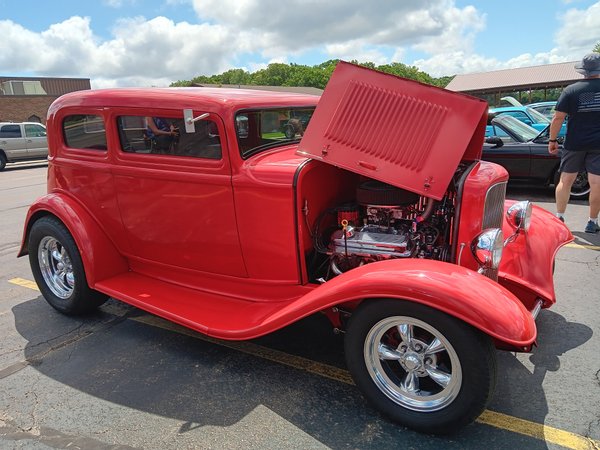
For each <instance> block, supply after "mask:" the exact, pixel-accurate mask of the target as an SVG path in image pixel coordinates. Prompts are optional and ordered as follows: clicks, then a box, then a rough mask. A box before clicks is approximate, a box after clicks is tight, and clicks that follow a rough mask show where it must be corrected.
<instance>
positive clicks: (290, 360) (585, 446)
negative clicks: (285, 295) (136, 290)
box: [131, 316, 600, 450]
mask: <svg viewBox="0 0 600 450" xmlns="http://www.w3.org/2000/svg"><path fill="white" fill-rule="evenodd" d="M131 320H135V321H137V322H140V323H144V324H146V325H150V326H153V327H158V328H162V329H165V330H169V331H174V332H176V333H180V334H185V335H187V336H191V337H194V338H196V339H201V340H203V341H207V342H211V343H214V344H217V345H221V346H223V347H227V348H231V349H233V350H238V351H241V352H243V353H247V354H250V355H252V356H257V357H259V358H263V359H267V360H269V361H273V362H276V363H279V364H283V365H286V366H290V367H293V368H296V369H300V370H304V371H307V372H310V373H313V374H315V375H319V376H322V377H325V378H329V379H332V380H335V381H340V382H342V383H345V384H349V385H354V381H352V377H351V376H350V373H349V372H348V371H347V370H344V369H340V368H338V367H334V366H330V365H328V364H323V363H319V362H317V361H313V360H310V359H306V358H302V357H300V356H295V355H290V354H289V353H284V352H281V351H279V350H273V349H270V348H267V347H263V346H261V345H257V344H254V343H251V342H244V341H222V340H219V339H215V338H212V337H210V336H205V335H203V334H200V333H196V332H195V331H192V330H189V329H187V328H184V327H181V326H179V325H177V324H175V323H172V322H168V321H166V320H164V319H161V318H160V317H156V316H141V317H134V318H131ZM477 422H479V423H482V424H485V425H490V426H493V427H496V428H500V429H502V430H506V431H510V432H513V433H518V434H522V435H525V436H529V437H532V438H535V439H539V440H541V441H545V442H547V443H551V444H556V445H560V446H562V447H565V448H569V449H573V450H598V449H600V442H597V441H594V440H592V439H589V438H586V437H584V436H580V435H578V434H575V433H571V432H569V431H564V430H560V429H558V428H553V427H549V426H547V425H543V424H539V423H536V422H530V421H529V420H524V419H519V418H518V417H513V416H509V415H506V414H502V413H499V412H495V411H490V410H485V411H484V412H483V414H481V416H479V418H478V419H477Z"/></svg>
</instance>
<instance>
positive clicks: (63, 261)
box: [27, 216, 108, 314]
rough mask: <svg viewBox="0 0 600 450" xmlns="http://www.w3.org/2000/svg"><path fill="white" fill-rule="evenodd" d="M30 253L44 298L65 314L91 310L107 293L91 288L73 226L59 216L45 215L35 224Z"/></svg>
mask: <svg viewBox="0 0 600 450" xmlns="http://www.w3.org/2000/svg"><path fill="white" fill-rule="evenodd" d="M27 240H28V242H27V253H29V262H30V264H31V271H32V272H33V277H34V278H35V281H36V283H37V285H38V287H39V288H40V292H41V293H42V295H43V296H44V298H45V299H46V300H47V301H48V303H50V305H52V306H53V307H54V308H56V309H57V310H58V311H60V312H62V313H64V314H83V313H86V312H91V311H93V310H94V309H96V308H97V307H98V306H100V305H101V304H102V303H104V302H105V301H106V300H107V298H108V297H107V296H106V295H104V294H101V293H100V292H97V291H94V290H93V289H90V287H89V286H88V283H87V276H86V274H85V270H84V267H83V262H82V260H81V253H80V251H79V249H78V248H77V244H76V243H75V240H74V239H73V236H72V235H71V233H69V230H67V228H66V227H65V226H64V224H63V223H62V222H61V221H60V220H58V218H56V217H52V216H44V217H41V218H39V219H37V220H36V221H35V222H34V223H33V224H32V226H31V230H30V232H29V235H28V239H27Z"/></svg>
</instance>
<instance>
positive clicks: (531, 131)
mask: <svg viewBox="0 0 600 450" xmlns="http://www.w3.org/2000/svg"><path fill="white" fill-rule="evenodd" d="M492 125H500V126H501V127H502V128H503V129H504V130H506V132H507V133H508V134H509V135H512V136H513V137H515V138H517V140H518V141H519V142H528V141H532V140H534V139H535V138H536V137H537V135H538V134H539V131H537V130H536V129H535V128H532V127H530V126H529V125H527V124H525V123H523V122H521V121H520V120H518V119H515V118H514V117H512V116H509V115H507V114H501V115H499V116H496V117H495V118H494V119H493V120H492Z"/></svg>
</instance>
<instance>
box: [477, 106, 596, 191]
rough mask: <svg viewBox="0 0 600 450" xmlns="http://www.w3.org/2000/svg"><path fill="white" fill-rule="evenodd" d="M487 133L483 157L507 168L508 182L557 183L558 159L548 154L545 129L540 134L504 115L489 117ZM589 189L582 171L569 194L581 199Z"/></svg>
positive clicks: (585, 175) (546, 130)
mask: <svg viewBox="0 0 600 450" xmlns="http://www.w3.org/2000/svg"><path fill="white" fill-rule="evenodd" d="M487 129H488V130H489V132H490V134H491V135H490V136H488V137H487V138H486V140H485V144H484V147H483V156H482V159H484V160H487V161H492V162H495V163H496V164H500V165H502V166H504V167H505V168H506V170H508V173H509V175H510V179H511V181H513V180H514V181H517V182H527V183H531V184H541V185H553V184H556V183H557V182H558V178H559V171H558V166H559V163H560V158H559V157H558V156H553V155H550V154H549V153H548V129H549V127H546V129H544V130H543V131H542V132H541V133H538V131H537V130H536V129H534V128H532V127H530V126H529V125H526V124H524V123H523V122H521V121H519V120H517V119H515V118H514V117H512V116H509V115H507V114H500V115H494V114H490V116H489V117H488V126H487ZM589 192H590V185H589V183H588V179H587V173H586V172H581V173H580V174H579V176H578V177H577V179H576V181H575V183H574V184H573V187H572V188H571V196H572V197H574V198H581V197H584V196H586V195H588V193H589Z"/></svg>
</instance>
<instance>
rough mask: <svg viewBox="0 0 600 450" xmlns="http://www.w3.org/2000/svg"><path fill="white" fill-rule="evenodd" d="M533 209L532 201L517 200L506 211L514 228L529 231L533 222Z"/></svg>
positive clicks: (507, 217)
mask: <svg viewBox="0 0 600 450" xmlns="http://www.w3.org/2000/svg"><path fill="white" fill-rule="evenodd" d="M531 210H532V206H531V202H530V201H528V200H523V201H522V202H517V203H515V204H514V205H512V206H511V207H510V208H508V210H507V211H506V219H507V220H508V223H509V224H510V225H511V226H512V227H513V228H515V229H517V230H523V231H527V230H528V229H529V225H530V224H531Z"/></svg>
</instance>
